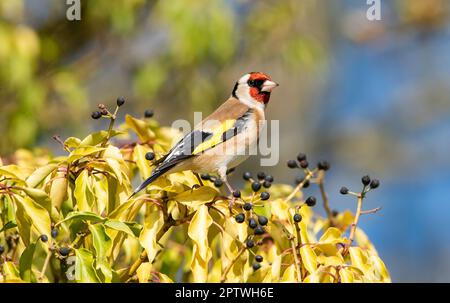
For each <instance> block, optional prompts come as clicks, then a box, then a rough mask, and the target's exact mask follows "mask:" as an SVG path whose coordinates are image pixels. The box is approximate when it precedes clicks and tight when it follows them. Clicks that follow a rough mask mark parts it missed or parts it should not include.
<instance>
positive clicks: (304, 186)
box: [303, 180, 311, 188]
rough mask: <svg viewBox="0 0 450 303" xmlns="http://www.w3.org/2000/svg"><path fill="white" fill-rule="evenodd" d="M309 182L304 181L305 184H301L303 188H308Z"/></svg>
mask: <svg viewBox="0 0 450 303" xmlns="http://www.w3.org/2000/svg"><path fill="white" fill-rule="evenodd" d="M310 184H311V182H310V181H309V180H306V182H305V183H304V184H303V188H308V187H309V185H310Z"/></svg>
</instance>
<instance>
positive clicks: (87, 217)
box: [57, 211, 106, 225]
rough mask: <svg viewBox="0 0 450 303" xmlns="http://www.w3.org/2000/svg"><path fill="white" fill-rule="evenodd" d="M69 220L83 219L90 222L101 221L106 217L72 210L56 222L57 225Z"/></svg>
mask: <svg viewBox="0 0 450 303" xmlns="http://www.w3.org/2000/svg"><path fill="white" fill-rule="evenodd" d="M69 220H84V221H90V222H92V223H97V222H103V221H105V220H106V219H105V218H103V217H102V216H99V215H97V214H95V213H92V212H87V211H73V212H71V213H69V214H68V215H67V217H65V218H64V220H62V221H60V222H58V223H57V225H60V224H61V223H63V222H66V221H69Z"/></svg>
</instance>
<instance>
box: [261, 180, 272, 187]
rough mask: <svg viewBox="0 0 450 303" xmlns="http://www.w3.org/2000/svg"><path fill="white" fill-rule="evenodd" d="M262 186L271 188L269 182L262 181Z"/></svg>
mask: <svg viewBox="0 0 450 303" xmlns="http://www.w3.org/2000/svg"><path fill="white" fill-rule="evenodd" d="M263 186H264V188H269V187H271V186H272V183H270V182H269V181H264V182H263Z"/></svg>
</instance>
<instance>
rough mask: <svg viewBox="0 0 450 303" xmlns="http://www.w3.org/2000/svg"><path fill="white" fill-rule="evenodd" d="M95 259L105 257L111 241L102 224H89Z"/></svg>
mask: <svg viewBox="0 0 450 303" xmlns="http://www.w3.org/2000/svg"><path fill="white" fill-rule="evenodd" d="M89 230H90V232H91V235H92V242H93V245H94V249H95V252H96V257H97V260H102V259H106V257H107V256H108V255H109V252H110V250H111V245H112V241H111V238H110V237H109V235H108V234H107V233H106V229H105V226H104V225H103V224H95V225H92V224H90V225H89Z"/></svg>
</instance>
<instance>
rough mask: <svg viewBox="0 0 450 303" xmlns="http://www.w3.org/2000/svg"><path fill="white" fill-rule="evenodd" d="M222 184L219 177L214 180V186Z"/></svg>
mask: <svg viewBox="0 0 450 303" xmlns="http://www.w3.org/2000/svg"><path fill="white" fill-rule="evenodd" d="M222 185H223V182H222V180H220V179H216V180H214V186H215V187H221V186H222Z"/></svg>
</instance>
